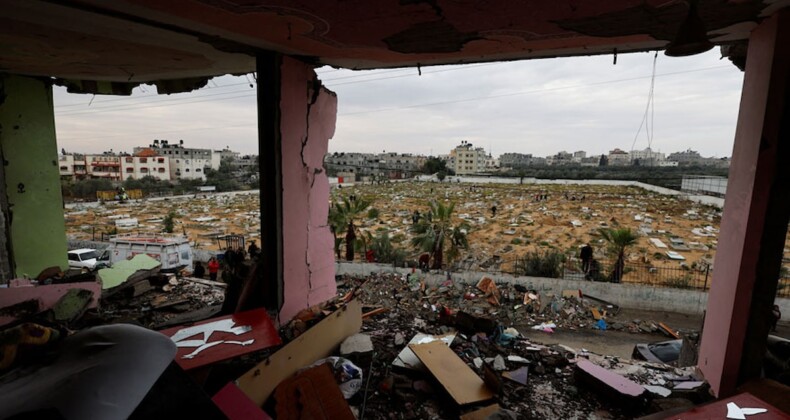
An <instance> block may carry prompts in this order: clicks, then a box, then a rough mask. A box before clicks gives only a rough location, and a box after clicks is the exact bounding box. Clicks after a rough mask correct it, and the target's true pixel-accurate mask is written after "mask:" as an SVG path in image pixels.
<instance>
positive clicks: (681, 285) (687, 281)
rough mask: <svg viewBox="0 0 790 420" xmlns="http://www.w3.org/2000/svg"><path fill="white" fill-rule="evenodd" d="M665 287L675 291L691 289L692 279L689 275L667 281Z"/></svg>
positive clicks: (692, 286)
mask: <svg viewBox="0 0 790 420" xmlns="http://www.w3.org/2000/svg"><path fill="white" fill-rule="evenodd" d="M665 285H666V286H667V287H674V288H676V289H693V288H694V279H692V277H691V276H690V275H686V276H682V277H675V278H671V279H667V281H666V283H665Z"/></svg>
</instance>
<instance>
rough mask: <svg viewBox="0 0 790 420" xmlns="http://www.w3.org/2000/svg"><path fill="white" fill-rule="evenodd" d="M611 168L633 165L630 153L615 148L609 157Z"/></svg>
mask: <svg viewBox="0 0 790 420" xmlns="http://www.w3.org/2000/svg"><path fill="white" fill-rule="evenodd" d="M607 158H608V161H609V166H628V165H630V164H631V155H630V154H628V152H626V151H623V150H620V149H617V148H615V149H614V150H612V151H610V152H609V156H607Z"/></svg>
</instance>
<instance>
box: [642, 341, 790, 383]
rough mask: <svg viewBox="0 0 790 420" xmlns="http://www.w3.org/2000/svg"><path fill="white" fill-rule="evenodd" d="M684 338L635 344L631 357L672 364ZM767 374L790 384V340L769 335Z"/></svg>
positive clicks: (764, 367) (766, 345)
mask: <svg viewBox="0 0 790 420" xmlns="http://www.w3.org/2000/svg"><path fill="white" fill-rule="evenodd" d="M682 345H683V340H668V341H659V342H656V343H644V344H637V345H636V346H634V352H633V353H632V354H631V358H633V359H635V360H647V361H648V362H654V363H667V364H672V363H674V362H676V361H677V360H678V359H679V358H680V348H681V347H682ZM764 363H765V365H764V366H763V371H764V372H765V376H766V377H768V378H771V379H773V380H775V381H778V382H780V383H783V384H785V385H790V340H788V339H786V338H782V337H778V336H775V335H769V336H768V339H767V340H766V343H765V360H764Z"/></svg>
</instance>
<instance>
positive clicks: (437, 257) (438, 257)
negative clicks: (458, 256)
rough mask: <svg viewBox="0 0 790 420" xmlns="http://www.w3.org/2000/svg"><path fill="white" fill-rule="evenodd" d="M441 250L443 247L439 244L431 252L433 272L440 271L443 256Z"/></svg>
mask: <svg viewBox="0 0 790 420" xmlns="http://www.w3.org/2000/svg"><path fill="white" fill-rule="evenodd" d="M442 248H443V246H442V244H441V243H440V244H439V246H438V247H437V248H436V249H435V250H434V251H433V267H432V268H433V269H434V270H441V269H442V262H443V261H442V259H443V256H444V255H443V254H444V252H442Z"/></svg>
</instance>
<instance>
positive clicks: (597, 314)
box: [590, 308, 601, 321]
mask: <svg viewBox="0 0 790 420" xmlns="http://www.w3.org/2000/svg"><path fill="white" fill-rule="evenodd" d="M590 312H592V316H593V318H595V320H596V321H597V320H599V319H601V313H600V312H598V308H590Z"/></svg>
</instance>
